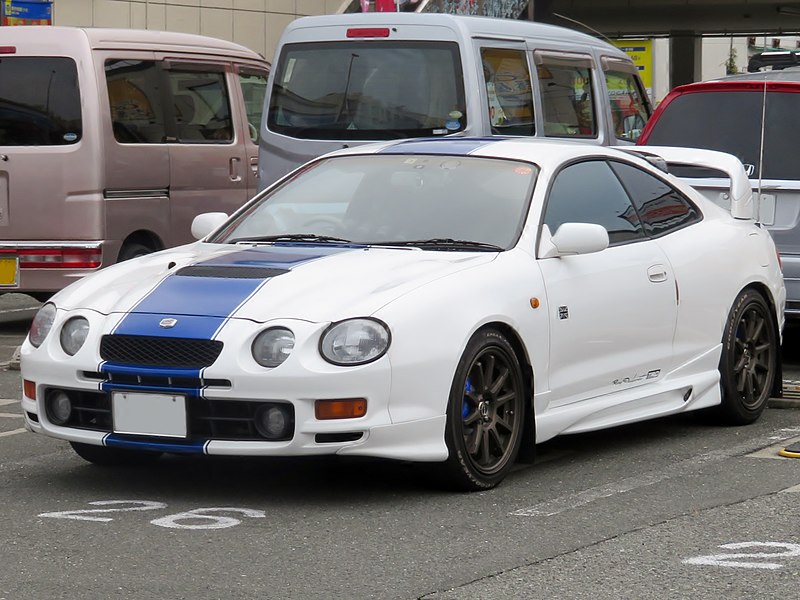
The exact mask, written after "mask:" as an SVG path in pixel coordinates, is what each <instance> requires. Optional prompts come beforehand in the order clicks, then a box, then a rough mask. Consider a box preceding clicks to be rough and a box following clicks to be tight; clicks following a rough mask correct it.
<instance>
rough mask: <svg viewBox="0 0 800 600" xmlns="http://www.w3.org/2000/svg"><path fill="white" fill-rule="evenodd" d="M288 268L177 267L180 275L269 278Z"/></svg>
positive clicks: (286, 271)
mask: <svg viewBox="0 0 800 600" xmlns="http://www.w3.org/2000/svg"><path fill="white" fill-rule="evenodd" d="M288 272H289V269H276V268H274V267H230V266H227V265H224V266H217V265H190V266H188V267H183V268H182V269H178V271H177V272H176V273H175V275H178V276H180V277H216V278H219V279H269V278H270V277H277V276H278V275H283V274H284V273H288Z"/></svg>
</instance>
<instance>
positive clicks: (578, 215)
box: [539, 160, 677, 406]
mask: <svg viewBox="0 0 800 600" xmlns="http://www.w3.org/2000/svg"><path fill="white" fill-rule="evenodd" d="M567 222H582V223H596V224H600V225H603V226H604V227H605V228H606V229H607V230H608V233H609V247H608V248H607V249H605V250H603V251H601V252H596V253H592V254H582V255H574V256H560V257H553V258H545V259H540V260H539V264H540V267H541V271H542V275H543V278H544V281H545V289H546V293H547V300H548V305H549V307H550V314H549V322H550V340H551V341H550V374H549V382H548V383H549V388H550V392H551V395H550V406H559V405H564V404H569V403H572V402H577V401H581V400H587V399H590V398H593V397H597V396H601V395H604V394H609V393H614V392H618V391H622V390H626V389H629V388H632V387H634V386H639V385H646V384H648V383H652V382H655V381H658V380H659V379H661V378H662V377H663V376H664V375H665V374H666V372H667V370H668V369H669V368H670V366H671V359H672V338H673V334H674V331H675V323H676V318H677V298H676V286H675V279H674V274H673V270H672V268H671V266H670V264H669V261H668V259H667V256H666V255H665V253H664V252H663V250H662V249H661V248H660V247H659V245H658V244H657V243H656V242H655V241H653V240H652V239H650V238H649V237H648V236H647V234H646V232H645V230H644V227H643V225H642V223H641V222H640V217H639V214H638V212H637V210H636V208H635V207H634V206H633V205H632V203H631V200H630V198H629V196H628V194H627V193H626V191H625V188H624V187H623V185H622V184H621V182H620V180H619V178H618V177H617V176H616V175H615V174H614V172H613V171H612V170H611V167H610V166H609V164H608V162H606V161H605V160H589V161H582V162H577V163H573V164H571V165H568V166H567V167H565V168H563V169H562V170H561V171H560V172H559V173H558V174H557V175H556V176H555V178H554V180H553V182H552V185H551V187H550V190H549V191H548V197H547V200H546V205H545V209H544V215H543V224H542V230H543V231H542V244H546V243H547V239H548V237H549V234H550V233H553V234H554V233H555V232H556V231H557V230H558V227H559V226H560V225H561V224H563V223H567ZM541 248H542V245H541V244H540V250H541Z"/></svg>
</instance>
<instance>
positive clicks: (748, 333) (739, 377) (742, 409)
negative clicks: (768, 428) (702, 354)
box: [720, 290, 778, 425]
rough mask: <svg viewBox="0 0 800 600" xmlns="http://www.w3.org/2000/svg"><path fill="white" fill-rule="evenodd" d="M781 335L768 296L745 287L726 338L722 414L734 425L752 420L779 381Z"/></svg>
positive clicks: (731, 316) (726, 332)
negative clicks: (779, 341)
mask: <svg viewBox="0 0 800 600" xmlns="http://www.w3.org/2000/svg"><path fill="white" fill-rule="evenodd" d="M777 361H778V337H777V333H776V331H775V325H774V318H773V317H772V313H771V312H770V309H769V307H768V306H767V303H766V302H765V301H764V298H763V297H762V296H761V294H759V293H758V292H756V291H754V290H745V291H744V292H742V293H741V294H740V295H739V296H738V297H737V299H736V302H734V305H733V308H732V309H731V313H730V316H729V317H728V323H727V325H726V328H725V336H724V338H723V341H722V356H721V359H720V376H721V384H722V406H721V407H720V411H721V415H722V416H723V418H724V420H725V421H727V422H729V423H732V424H738V425H742V424H747V423H752V422H753V421H755V420H756V419H758V417H759V416H760V415H761V413H762V412H763V411H764V408H765V407H766V405H767V400H769V397H770V394H771V392H772V387H773V385H774V383H775V376H776V373H777Z"/></svg>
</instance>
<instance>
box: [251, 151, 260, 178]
mask: <svg viewBox="0 0 800 600" xmlns="http://www.w3.org/2000/svg"><path fill="white" fill-rule="evenodd" d="M250 170H251V171H252V172H253V175H254V176H255V177H256V178H257V177H258V157H257V156H251V157H250Z"/></svg>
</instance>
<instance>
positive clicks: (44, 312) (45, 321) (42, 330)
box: [28, 302, 56, 348]
mask: <svg viewBox="0 0 800 600" xmlns="http://www.w3.org/2000/svg"><path fill="white" fill-rule="evenodd" d="M55 320H56V305H55V304H52V303H50V302H48V303H47V304H45V305H44V306H42V308H40V309H39V311H38V312H37V313H36V316H35V317H33V322H32V323H31V328H30V331H28V340H30V342H31V345H32V346H33V347H34V348H38V347H39V346H41V345H42V342H44V339H45V338H46V337H47V334H48V333H50V330H51V329H52V328H53V322H54V321H55Z"/></svg>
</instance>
